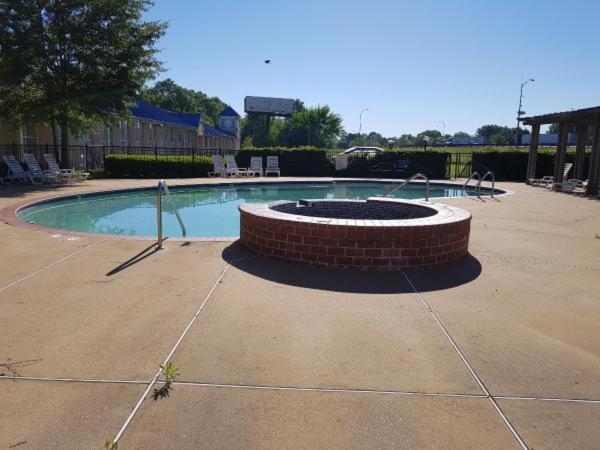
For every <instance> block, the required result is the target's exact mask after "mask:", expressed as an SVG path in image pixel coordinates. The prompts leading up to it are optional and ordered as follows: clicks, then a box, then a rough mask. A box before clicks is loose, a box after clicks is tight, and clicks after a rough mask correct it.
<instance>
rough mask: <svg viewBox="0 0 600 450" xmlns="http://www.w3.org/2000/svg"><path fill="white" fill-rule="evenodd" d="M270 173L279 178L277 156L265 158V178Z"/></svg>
mask: <svg viewBox="0 0 600 450" xmlns="http://www.w3.org/2000/svg"><path fill="white" fill-rule="evenodd" d="M270 173H276V174H277V176H278V177H279V176H281V171H280V170H279V157H278V156H267V168H266V170H265V176H266V175H269V174H270Z"/></svg>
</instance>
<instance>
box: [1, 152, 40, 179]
mask: <svg viewBox="0 0 600 450" xmlns="http://www.w3.org/2000/svg"><path fill="white" fill-rule="evenodd" d="M2 159H4V163H5V164H6V166H7V167H8V173H7V175H6V176H5V177H4V179H5V180H7V181H8V184H11V183H12V182H13V181H17V182H19V183H31V184H40V183H41V179H40V178H39V177H36V176H34V175H32V174H31V173H29V172H26V171H25V169H23V167H22V166H21V164H20V163H19V161H17V158H15V157H14V156H12V155H8V156H3V157H2ZM36 180H39V181H36Z"/></svg>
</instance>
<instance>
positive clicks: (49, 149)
mask: <svg viewBox="0 0 600 450" xmlns="http://www.w3.org/2000/svg"><path fill="white" fill-rule="evenodd" d="M67 152H68V155H62V150H61V147H60V146H56V147H55V146H53V145H20V144H5V145H0V156H4V155H13V156H14V157H15V158H17V159H18V160H19V161H23V160H24V154H25V153H32V154H33V155H35V157H36V159H37V160H38V162H39V163H40V165H41V166H42V168H43V169H47V167H46V161H45V160H44V157H43V155H44V153H52V154H53V155H55V157H56V158H57V160H58V161H61V166H65V164H64V163H65V161H67V160H68V161H69V166H70V167H64V168H76V169H81V170H90V169H103V168H104V157H105V156H107V155H146V156H154V157H156V158H157V159H158V157H159V156H172V157H181V158H182V159H183V158H184V157H185V158H189V157H191V158H192V160H193V159H195V158H196V157H197V156H212V155H221V156H225V155H235V154H236V153H237V152H238V150H223V149H197V148H180V147H129V146H114V145H69V146H67ZM63 156H68V158H65V157H63Z"/></svg>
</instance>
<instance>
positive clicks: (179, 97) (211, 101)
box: [139, 78, 227, 125]
mask: <svg viewBox="0 0 600 450" xmlns="http://www.w3.org/2000/svg"><path fill="white" fill-rule="evenodd" d="M139 96H140V98H141V99H142V100H146V101H147V102H149V103H152V104H153V105H156V106H159V107H161V108H163V109H168V110H169V111H175V112H182V113H200V114H202V117H203V118H204V120H205V121H206V122H208V123H209V124H211V125H216V124H217V123H218V122H217V121H218V116H219V113H220V112H221V111H223V110H224V109H225V108H226V107H227V104H225V103H224V102H223V101H221V99H220V98H219V97H209V96H208V95H206V94H205V93H203V92H202V91H195V90H193V89H187V88H184V87H182V86H179V85H178V84H177V83H175V82H174V81H173V80H172V79H170V78H167V79H166V80H162V81H158V82H157V83H156V84H154V86H152V87H148V88H144V89H142V91H141V92H140V95H139Z"/></svg>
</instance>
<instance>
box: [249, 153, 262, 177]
mask: <svg viewBox="0 0 600 450" xmlns="http://www.w3.org/2000/svg"><path fill="white" fill-rule="evenodd" d="M248 171H249V172H253V173H254V175H258V176H259V177H262V176H263V159H262V156H251V157H250V169H248Z"/></svg>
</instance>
